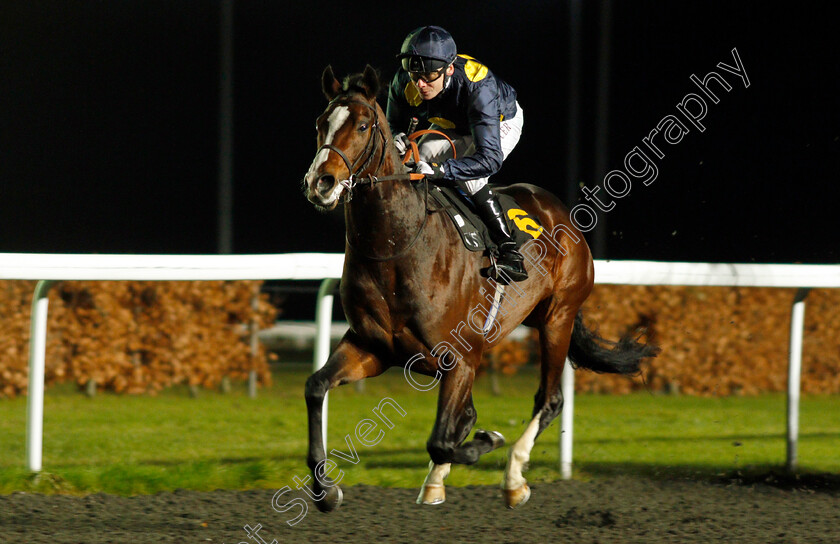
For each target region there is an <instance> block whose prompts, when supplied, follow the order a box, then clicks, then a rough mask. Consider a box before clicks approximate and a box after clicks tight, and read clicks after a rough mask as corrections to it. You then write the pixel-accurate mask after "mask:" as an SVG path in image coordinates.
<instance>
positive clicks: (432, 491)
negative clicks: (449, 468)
mask: <svg viewBox="0 0 840 544" xmlns="http://www.w3.org/2000/svg"><path fill="white" fill-rule="evenodd" d="M444 501H446V488H445V487H444V486H442V485H437V484H428V485H424V486H423V487H422V488H421V489H420V495H418V496H417V504H429V505H435V504H441V503H443V502H444Z"/></svg>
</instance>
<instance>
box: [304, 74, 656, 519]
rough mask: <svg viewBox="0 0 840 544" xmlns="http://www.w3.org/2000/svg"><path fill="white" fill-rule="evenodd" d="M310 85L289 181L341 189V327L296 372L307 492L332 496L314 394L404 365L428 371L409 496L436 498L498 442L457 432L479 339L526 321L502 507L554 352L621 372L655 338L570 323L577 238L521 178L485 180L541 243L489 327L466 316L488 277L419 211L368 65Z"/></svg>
mask: <svg viewBox="0 0 840 544" xmlns="http://www.w3.org/2000/svg"><path fill="white" fill-rule="evenodd" d="M322 90H323V92H324V95H325V96H326V98H327V100H328V101H329V105H328V106H327V108H326V110H325V111H324V112H323V113H322V114H321V115H320V117H318V120H317V122H316V128H317V132H318V135H317V145H318V151H317V152H316V155H315V159H314V160H313V162H312V165H311V166H310V168H309V171H308V172H307V174H306V175H305V177H304V179H303V191H304V193H305V195H306V197H307V199H308V200H309V201H310V202H311V203H312V204H314V205H315V206H316V207H317V208H318V209H320V210H322V211H327V210H332V209H335V207H336V206H337V205H338V203H339V201H340V200H341V199H342V197H345V202H346V203H345V205H344V219H345V224H346V241H345V258H344V270H343V275H342V278H341V287H340V290H341V301H342V305H343V307H344V311H345V314H346V317H347V321H348V323H349V326H350V328H349V330H348V331H347V333H346V334H345V335H344V337H343V338H342V339H341V341H340V343H339V344H338V346H337V348H336V349H335V351H334V352H333V353H332V355H331V356H330V357H329V359H328V361H327V363H326V365H325V366H324V367H323V368H321V369H320V370H318V371H317V372H315V373H314V374H312V375H311V376H310V377H309V379H308V380H307V381H306V406H307V410H308V418H309V451H308V456H307V464H308V466H309V468H310V470H311V471H312V474H313V488H312V491H313V493H314V497H315V499H316V500H315V503H316V506H317V507H318V508H319V509H320V510H321V511H325V512H326V511H331V510H333V509H335V508H337V507H338V506H339V504H340V503H341V500H342V496H343V495H342V491H341V489H340V488H339V487H338V486H337V485H335V481H334V480H331V479H330V478H329V476H328V475H326V474H325V473H326V472H329V471H328V470H325V465H326V463H327V458H326V452H325V448H324V442H323V438H322V423H321V421H322V420H321V415H322V408H323V402H324V396H325V394H326V393H327V391H328V390H330V389H332V388H334V387H336V386H339V385H344V384H347V383H351V382H355V381H357V380H361V379H364V378H369V377H372V376H378V375H379V374H381V373H382V372H384V371H385V370H387V369H388V368H389V367H392V366H402V367H405V366H406V365H409V366H410V368H408V369H406V370H405V371H406V375H407V376H408V373H409V371H410V372H414V373H418V375H424V374H425V375H429V376H435V377H436V379H438V380H439V386H440V390H439V392H438V406H437V418H436V420H435V423H434V427H433V428H432V432H431V436H430V437H429V439H428V442H427V444H426V447H427V450H428V452H429V456H430V457H431V463H430V472H429V474H428V476H427V477H426V480H425V482H424V483H423V486H422V488H421V491H420V496H419V497H418V499H417V502H418V503H423V504H438V503H441V502H443V501H444V500H445V492H444V485H443V481H444V478H445V477H446V476H447V475H448V474H449V470H450V464H451V463H461V464H472V463H475V462H476V461H478V459H479V457H480V456H481V455H483V454H485V453H487V452H489V451H491V450H493V449H495V448H497V447H500V446H502V445H504V438H503V437H502V436H501V435H500V434H499V433H496V432H492V431H490V432H488V431H477V432H476V433H475V435H474V436H473V439H472V440H471V441H469V442H465V440H466V438H467V436H468V435H469V433H470V430H471V429H472V427H473V424H474V423H475V421H476V410H475V407H474V406H473V400H472V386H473V380H474V379H475V375H476V370H477V369H478V366H479V363H480V361H481V357H482V353H483V352H484V351H485V349H486V348H488V347H490V344H491V343H492V342H495V341H496V340H498V339H500V338H503V337H504V336H505V335H507V334H508V333H510V332H511V331H512V330H513V329H514V328H515V327H516V326H518V325H519V324H520V323H524V324H526V325H529V326H531V327H534V328H536V329H537V330H538V331H539V342H540V354H541V366H540V383H539V388H538V390H537V393H536V395H535V397H534V409H533V412H532V414H531V418H532V419H531V421H530V423H528V425H527V427H526V429H525V431H524V433H523V434H522V436H521V437H520V438H519V440H517V441H516V443H514V444H513V446H512V447H511V448H510V451H509V456H508V461H507V467H506V469H505V473H504V476H503V481H502V489H503V496H504V498H505V501H506V503H507V505H508V507H510V508H514V507H517V506H519V505H521V504H524V503H525V501H527V500H528V497H529V496H530V490H529V488H528V485H527V482H526V480H525V478H524V477H523V476H522V469H523V465H524V464H525V463H526V462H527V461H528V459H529V456H530V452H531V449H532V448H533V445H534V440H535V439H536V438H537V436H539V434H540V433H541V432H542V431H543V430H544V429H545V428H546V427H547V426H548V424H549V423H550V422H551V421H552V420H553V419H554V418H555V417H556V416H557V415H558V414H559V413H560V411H561V409H562V407H563V397H562V394H561V391H560V376H561V374H562V371H563V365H564V364H565V361H566V356H567V354H568V356H569V358H570V360H571V361H572V362H573V363H574V364H575V366H576V367H581V368H586V369H590V370H594V371H596V372H611V373H618V374H627V375H633V374H638V373H639V363H640V362H641V360H642V359H643V358H645V357H652V356H655V355H656V353H657V351H658V348H656V347H654V346H649V345H645V344H642V343H639V342H637V341H636V340H634V339H633V338H630V337H625V338H623V339H622V340H620V341H619V342H617V343H614V342H608V341H606V340H603V339H601V338H598V337H597V336H596V335H594V334H593V333H591V332H590V331H588V330H587V329H586V328H585V327H584V325H583V320H582V317H581V313H580V307H581V305H582V304H583V301H584V300H586V298H587V296H589V293H590V291H591V290H592V285H593V276H594V271H593V264H592V256H591V254H590V251H589V248H588V246H587V245H586V242H585V240H584V239H583V236H582V235H581V234H580V231H578V230H577V229H576V228H575V227H574V226H573V225H572V222H571V221H570V218H569V212H568V211H567V209H566V208H565V207H564V206H563V204H562V203H561V202H560V201H559V200H558V199H557V198H556V197H554V196H553V195H552V194H550V193H549V192H547V191H545V190H543V189H541V188H539V187H537V186H534V185H528V184H516V185H511V186H509V187H505V188H500V189H498V190H499V192H501V193H504V194H508V195H511V196H513V197H514V198H515V199H516V201H517V202H518V203H519V204H520V206H521V208H522V209H524V210H525V211H526V212H527V213H528V214H530V215H531V216H534V217H537V218H538V219H539V222H540V223H541V225H542V229H543V230H542V232H543V233H545V234H546V236H544V237H542V238H544V240H540V239H539V238H536V239H535V240H534V242H537V241H539V242H540V244H539V245H538V247H537V249H538V250H539V252H540V253H541V254H542V257H541V259H540V260H539V261H537V260H536V259H533V258H532V259H529V261H530V262H531V265H530V267H531V270H530V277H529V279H527V280H526V281H524V282H521V283H518V284H515V285H513V284H511V285H509V286H508V287H507V289H508V291H509V292H515V293H516V295H517V297H518V300H517V301H516V303H515V304H508V306H507V307H506V308H505V309H504V311H501V310H500V311H499V313H498V316H497V320H496V323H495V326H494V328H493V329H492V330H493V338H492V339H491V338H489V337H488V333H487V332H486V331H485V330H484V329H483V328H481V327H476V326H473V325H470V326H466V324H465V323H464V320H466V319H467V316H468V314H469V315H472V314H471V312H470V311H471V309H475V308H478V307H481V308H484V306H483V304H486V300H485V298H486V296H487V295H486V294H482V293H486V289H484V286H486V285H490V283H489V282H490V280H488V279H486V278H482V276H481V275H480V273H479V271H480V270H481V269H482V268H483V267H485V266H487V261H488V259H487V257H484V256H482V254H480V253H477V252H470V251H467V250H466V249H465V248H464V247H463V244H462V242H461V240H460V238H459V235H458V233H457V232H456V230H455V229H454V228H453V225H452V224H451V222H450V220H449V218H448V217H447V216H446V215H445V214H443V213H432V211H430V209H429V199H428V190H429V188H428V185H427V183H428V182H423V181H420V182H416V181H412V180H410V179H409V175H407V173H406V169H405V167H404V166H403V165H402V164H401V162H400V160H399V157H398V155H397V153H396V150H395V148H394V145H393V140H392V135H391V131H390V129H389V127H388V123H387V121H386V119H385V115H384V113H383V111H382V109H381V108H380V106H379V104H378V103H377V101H376V97H377V94H378V92H379V90H380V81H379V77H378V75H377V73H376V71H375V70H374V69H373V68H371V67H370V66H369V65H368V66H367V67H366V68H365V70H364V72H363V73H361V74H355V75H351V76H348V77H347V78H345V80H344V82H343V84H342V83H339V81H338V80H337V79H336V78H335V76H334V74H333V71H332V68H331V67H329V66H328V67H327V68H326V69H325V70H324V72H323V75H322ZM415 177H416V175H415ZM549 238H550V239H549ZM535 247H536V246H535ZM453 338H456V339H453ZM409 361H411V363H410V364H409Z"/></svg>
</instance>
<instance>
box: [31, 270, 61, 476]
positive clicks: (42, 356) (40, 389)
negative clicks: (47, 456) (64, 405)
mask: <svg viewBox="0 0 840 544" xmlns="http://www.w3.org/2000/svg"><path fill="white" fill-rule="evenodd" d="M54 283H55V282H54V281H52V280H46V281H45V280H42V281H39V282H38V283H37V285H36V286H35V293H34V294H33V295H32V316H31V318H30V319H29V396H28V398H27V401H26V465H27V468H28V469H29V470H30V471H31V472H41V460H42V454H43V444H44V367H45V361H46V351H47V310H48V306H49V302H50V299H49V291H50V287H52V286H53V284H54Z"/></svg>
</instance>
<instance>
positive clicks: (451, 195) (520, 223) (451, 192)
mask: <svg viewBox="0 0 840 544" xmlns="http://www.w3.org/2000/svg"><path fill="white" fill-rule="evenodd" d="M491 187H492V188H494V189H495V188H496V186H493V185H491ZM496 194H497V195H498V196H499V204H501V206H502V208H503V209H504V212H505V219H506V220H507V224H508V228H509V229H510V232H511V233H512V234H513V238H514V240H515V241H516V247H517V248H521V247H522V246H523V244H525V242H527V241H528V240H532V239H534V238H537V237H538V236H539V235H540V234H542V231H543V228H542V225H540V222H539V219H537V218H536V217H534V216H532V215H529V214H528V212H526V211H525V210H523V209H522V208H521V207H520V206H519V204H518V203H517V202H516V200H515V199H514V198H513V197H512V196H508V195H505V194H502V193H499V192H496ZM429 196H431V197H432V198H433V199H434V200H435V202H436V203H437V205H438V206H439V209H442V210H445V211H446V214H447V215H448V216H449V218H450V219H452V223H453V224H454V225H455V229H456V230H457V231H458V234H460V235H461V240H462V241H463V242H464V246H465V247H466V248H467V249H468V250H470V251H482V252H483V251H485V250H490V251H494V250H495V249H496V244H495V243H494V242H493V240H492V239H491V238H490V234H489V233H488V231H487V227H486V226H485V225H484V222H483V221H482V220H481V218H480V217H479V216H478V214H477V213H476V211H475V208H474V207H473V205H472V204H471V203H470V204H468V203H467V201H469V195H467V194H466V193H464V192H463V191H461V190H460V189H458V188H455V187H448V186H438V185H435V186H433V187H430V188H429Z"/></svg>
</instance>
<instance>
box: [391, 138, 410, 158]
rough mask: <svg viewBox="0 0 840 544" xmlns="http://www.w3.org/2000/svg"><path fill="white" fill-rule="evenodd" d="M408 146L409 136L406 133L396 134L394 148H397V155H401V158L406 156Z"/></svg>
mask: <svg viewBox="0 0 840 544" xmlns="http://www.w3.org/2000/svg"><path fill="white" fill-rule="evenodd" d="M408 146H409V143H408V136H406V135H405V132H400V133H399V134H394V147H396V148H397V153H399V154H400V157H402V156H403V155H405V151H406V150H407V149H408Z"/></svg>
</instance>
